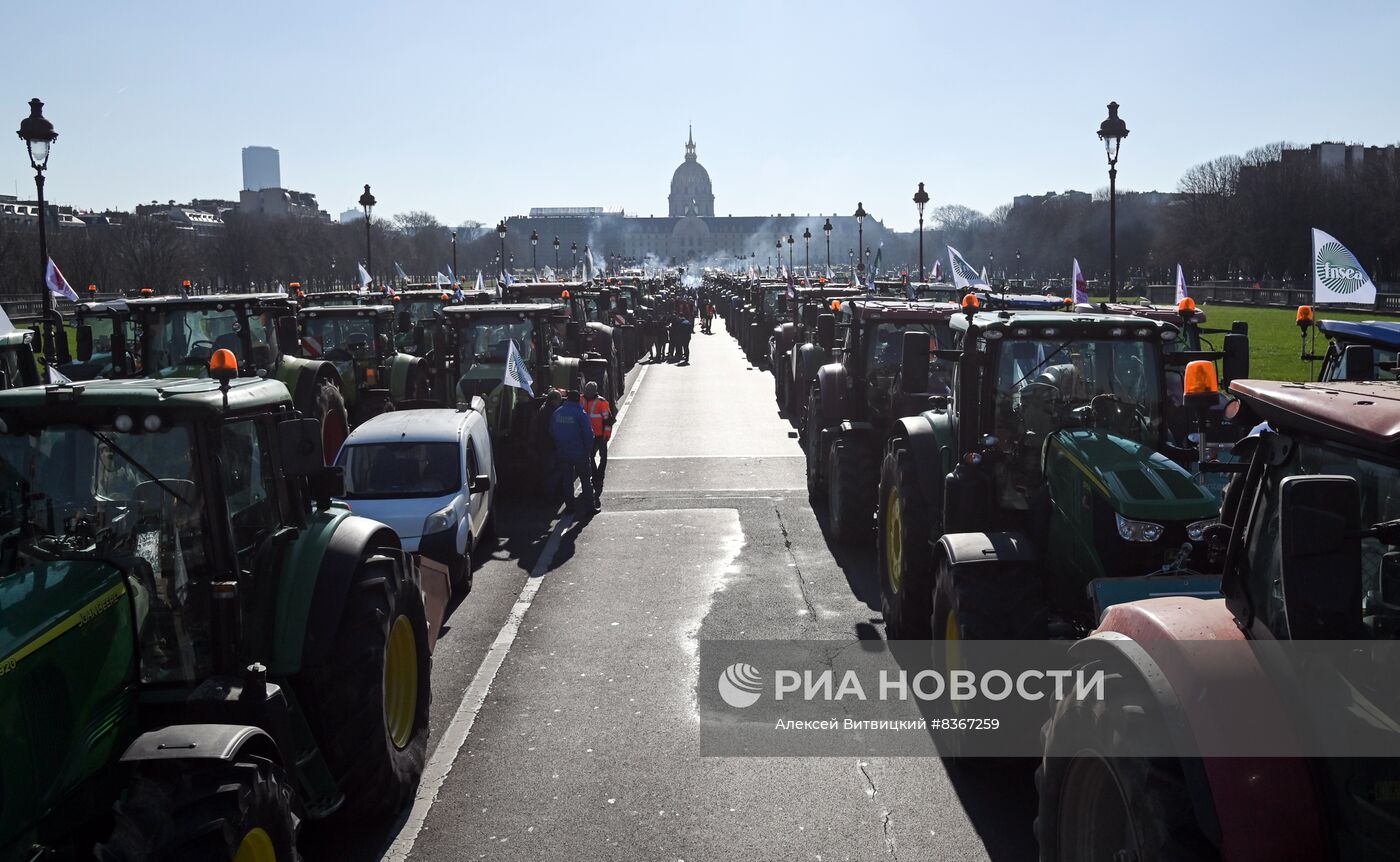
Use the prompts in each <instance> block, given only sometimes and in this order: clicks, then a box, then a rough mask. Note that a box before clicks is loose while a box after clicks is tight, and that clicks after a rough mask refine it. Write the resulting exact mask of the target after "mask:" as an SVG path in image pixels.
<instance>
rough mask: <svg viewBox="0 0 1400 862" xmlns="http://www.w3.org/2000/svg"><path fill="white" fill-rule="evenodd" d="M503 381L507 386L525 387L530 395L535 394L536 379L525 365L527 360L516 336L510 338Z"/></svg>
mask: <svg viewBox="0 0 1400 862" xmlns="http://www.w3.org/2000/svg"><path fill="white" fill-rule="evenodd" d="M501 382H502V383H504V384H505V385H506V386H514V387H515V388H516V389H523V390H525V392H527V393H529V394H530V395H534V394H535V381H534V380H533V379H532V378H531V377H530V369H529V368H527V367H526V366H525V360H524V359H522V358H521V356H520V351H519V350H518V349H517V348H516V346H515V339H514V338H512V339H511V340H510V351H509V352H508V353H507V354H506V372H505V377H504V378H503V379H502V381H501Z"/></svg>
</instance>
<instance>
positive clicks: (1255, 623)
mask: <svg viewBox="0 0 1400 862" xmlns="http://www.w3.org/2000/svg"><path fill="white" fill-rule="evenodd" d="M1230 388H1231V390H1232V391H1233V392H1234V394H1235V396H1236V397H1237V399H1238V401H1237V402H1236V403H1237V405H1238V406H1236V407H1232V411H1234V412H1236V413H1238V414H1240V415H1239V416H1238V418H1239V420H1241V421H1243V422H1246V423H1248V424H1250V425H1254V426H1255V433H1253V434H1252V435H1250V436H1249V437H1246V438H1245V439H1244V440H1242V441H1240V442H1239V443H1238V444H1236V446H1235V454H1236V455H1237V456H1238V458H1239V461H1238V463H1235V464H1233V465H1230V468H1229V472H1230V473H1231V474H1232V476H1231V481H1230V484H1229V486H1228V488H1227V490H1226V493H1225V496H1224V500H1223V504H1222V509H1221V519H1220V523H1219V524H1218V525H1216V526H1214V527H1211V528H1210V529H1209V530H1208V533H1207V541H1208V542H1209V543H1210V544H1211V546H1212V548H1213V550H1214V551H1215V552H1216V553H1218V554H1221V555H1222V556H1223V558H1224V574H1223V579H1222V584H1221V592H1222V594H1223V598H1218V599H1198V598H1189V597H1171V598H1151V599H1145V600H1142V601H1137V602H1129V603H1124V604H1118V605H1114V606H1113V607H1111V608H1109V609H1108V610H1107V612H1106V613H1105V614H1104V615H1103V617H1102V619H1101V620H1100V622H1099V626H1098V628H1097V629H1096V630H1095V631H1094V632H1093V634H1092V635H1090V636H1089V637H1088V638H1085V639H1084V640H1081V641H1079V642H1078V643H1076V644H1074V645H1073V646H1072V647H1071V648H1070V655H1071V657H1073V659H1074V661H1075V662H1076V663H1077V665H1078V667H1079V668H1080V669H1081V670H1084V669H1091V668H1099V669H1102V670H1104V671H1105V672H1106V676H1105V679H1106V685H1105V688H1106V690H1107V693H1108V696H1107V697H1106V698H1105V699H1103V700H1098V701H1091V700H1088V699H1077V698H1070V699H1067V700H1064V701H1061V702H1060V703H1059V704H1058V705H1057V708H1056V710H1055V713H1054V716H1053V717H1052V718H1051V719H1050V721H1049V722H1048V723H1047V724H1046V725H1045V728H1044V731H1043V734H1042V739H1043V743H1044V745H1043V748H1044V756H1043V759H1042V760H1041V764H1040V768H1039V771H1038V772H1037V775H1036V785H1037V788H1038V790H1039V794H1040V802H1039V813H1038V816H1037V818H1036V835H1037V838H1038V840H1039V842H1040V858H1041V859H1042V860H1056V862H1061V860H1063V862H1069V860H1120V859H1138V860H1164V859H1192V860H1195V859H1227V860H1241V859H1243V860H1255V859H1258V860H1266V859H1267V860H1274V859H1309V860H1312V859H1400V757H1396V756H1395V754H1394V752H1395V747H1394V746H1390V747H1389V748H1388V749H1386V750H1377V751H1369V750H1368V751H1367V752H1365V753H1362V754H1358V753H1357V750H1356V749H1357V746H1356V743H1357V742H1358V741H1367V742H1369V741H1370V740H1373V739H1376V738H1384V739H1390V740H1394V739H1395V738H1396V735H1397V734H1398V733H1400V721H1397V719H1400V697H1397V696H1396V693H1395V691H1396V685H1395V682H1396V679H1397V674H1396V673H1395V668H1396V662H1395V661H1394V659H1393V656H1394V655H1395V651H1394V650H1393V649H1392V648H1393V647H1394V646H1395V644H1394V641H1396V640H1397V638H1398V637H1400V384H1397V383H1394V382H1352V381H1330V382H1328V383H1325V384H1319V383H1308V384H1301V385H1300V384H1294V383H1278V382H1268V381H1257V380H1237V381H1235V382H1234V383H1233V384H1231V387H1230ZM1339 642H1346V643H1339ZM1339 647H1341V648H1340V649H1339ZM1300 654H1303V655H1306V656H1310V657H1311V656H1316V655H1318V654H1322V655H1324V657H1325V656H1333V657H1335V660H1331V661H1328V660H1325V659H1324V660H1323V661H1322V662H1321V663H1320V664H1319V663H1317V662H1316V661H1314V660H1313V659H1311V658H1310V659H1309V661H1311V662H1312V663H1311V664H1308V665H1300V664H1299V663H1298V661H1297V658H1296V657H1297V656H1298V655H1300ZM1281 656H1282V657H1283V658H1285V659H1286V660H1285V661H1280V657H1281ZM1300 667H1301V668H1303V673H1316V672H1317V671H1318V670H1319V668H1321V670H1322V671H1323V672H1324V673H1326V674H1327V677H1326V678H1327V679H1329V680H1331V681H1332V683H1333V684H1332V685H1330V687H1324V686H1316V685H1313V684H1312V683H1313V681H1314V679H1315V678H1314V677H1313V676H1307V677H1304V676H1303V673H1300V672H1299V668H1300ZM1304 678H1305V680H1306V683H1307V684H1306V685H1299V681H1300V679H1304ZM1142 740H1148V741H1156V742H1157V743H1158V747H1157V750H1156V751H1155V752H1154V751H1146V752H1145V750H1144V748H1143V747H1142V746H1141V745H1139V744H1135V741H1136V742H1137V743H1140V742H1141V741H1142ZM1261 740H1280V741H1282V742H1283V744H1281V745H1280V747H1279V748H1278V749H1276V750H1265V746H1263V745H1261ZM1295 743H1296V744H1295ZM1163 749H1166V750H1163ZM1339 752H1340V753H1339Z"/></svg>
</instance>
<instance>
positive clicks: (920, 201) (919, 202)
mask: <svg viewBox="0 0 1400 862" xmlns="http://www.w3.org/2000/svg"><path fill="white" fill-rule="evenodd" d="M926 203H928V192H926V191H924V184H923V183H919V190H918V191H916V192H914V206H916V207H918V208H919V281H920V282H922V281H923V280H924V204H926Z"/></svg>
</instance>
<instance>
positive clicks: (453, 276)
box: [447, 264, 457, 284]
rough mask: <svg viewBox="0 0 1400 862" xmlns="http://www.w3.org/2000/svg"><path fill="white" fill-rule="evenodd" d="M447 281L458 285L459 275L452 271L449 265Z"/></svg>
mask: <svg viewBox="0 0 1400 862" xmlns="http://www.w3.org/2000/svg"><path fill="white" fill-rule="evenodd" d="M447 280H448V281H450V282H452V283H453V284H456V283H457V273H455V272H453V271H452V265H451V264H448V265H447Z"/></svg>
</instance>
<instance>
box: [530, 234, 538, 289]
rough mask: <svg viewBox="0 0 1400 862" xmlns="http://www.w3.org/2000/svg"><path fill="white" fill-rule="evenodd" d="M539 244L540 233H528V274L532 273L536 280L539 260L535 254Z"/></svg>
mask: <svg viewBox="0 0 1400 862" xmlns="http://www.w3.org/2000/svg"><path fill="white" fill-rule="evenodd" d="M539 244H540V232H539V231H537V230H532V231H530V272H532V273H534V276H535V278H536V279H538V278H539V277H540V275H539V272H540V259H539V255H538V254H536V252H535V249H536V248H537V247H538V246H539Z"/></svg>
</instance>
